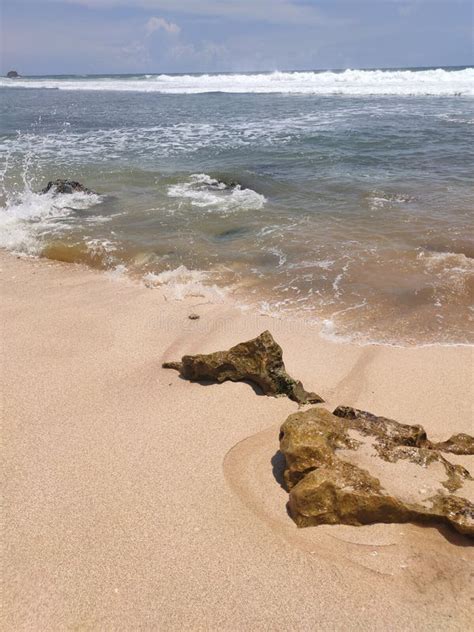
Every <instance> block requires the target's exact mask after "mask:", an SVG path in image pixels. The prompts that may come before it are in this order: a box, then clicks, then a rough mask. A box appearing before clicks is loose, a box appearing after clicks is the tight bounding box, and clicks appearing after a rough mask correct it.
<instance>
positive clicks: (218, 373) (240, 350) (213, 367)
mask: <svg viewBox="0 0 474 632" xmlns="http://www.w3.org/2000/svg"><path fill="white" fill-rule="evenodd" d="M163 367H164V368H165V369H175V370H177V371H179V373H180V374H181V376H182V377H184V378H185V379H187V380H191V381H192V382H195V381H199V380H216V381H217V382H219V383H222V382H224V381H226V380H231V381H232V382H239V381H242V380H247V381H249V382H252V383H254V384H256V385H257V386H259V387H260V388H261V389H262V391H263V393H264V394H265V395H271V396H279V395H286V396H287V397H289V398H290V399H292V400H294V401H295V402H298V403H299V404H308V403H309V404H316V403H319V402H322V401H324V400H323V399H322V398H321V397H320V396H319V395H316V393H309V392H307V391H305V389H304V388H303V385H302V383H301V382H299V381H298V380H294V379H293V378H292V377H290V376H289V375H288V373H287V372H286V370H285V365H284V363H283V352H282V349H281V347H280V345H278V344H277V343H276V342H275V340H274V339H273V336H272V335H271V333H270V332H269V331H264V332H263V333H262V334H260V335H259V336H257V338H254V339H252V340H249V341H247V342H241V343H240V344H238V345H236V346H235V347H232V348H231V349H229V350H228V351H216V352H215V353H209V354H207V355H194V356H189V355H186V356H183V358H182V359H181V362H165V363H164V364H163Z"/></svg>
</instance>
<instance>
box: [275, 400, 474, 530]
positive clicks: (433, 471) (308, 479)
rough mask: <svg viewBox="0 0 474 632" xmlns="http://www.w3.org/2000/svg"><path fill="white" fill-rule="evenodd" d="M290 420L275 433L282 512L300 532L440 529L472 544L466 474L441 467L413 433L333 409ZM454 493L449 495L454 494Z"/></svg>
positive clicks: (416, 430)
mask: <svg viewBox="0 0 474 632" xmlns="http://www.w3.org/2000/svg"><path fill="white" fill-rule="evenodd" d="M336 411H337V412H338V413H339V415H340V416H336V415H333V414H331V413H330V412H329V411H327V410H325V409H322V408H311V409H310V410H307V411H305V412H299V413H295V414H293V415H290V416H289V417H288V419H287V420H286V421H285V423H284V424H283V426H282V427H281V431H280V450H281V452H282V453H283V454H284V456H285V459H286V468H285V472H284V479H285V483H286V486H287V489H288V490H289V492H290V496H289V503H288V506H289V511H290V515H291V516H292V518H293V520H294V521H295V522H296V524H297V525H298V526H300V527H307V526H310V525H320V524H349V525H364V524H370V523H374V522H424V523H446V524H449V525H451V526H452V527H454V528H455V529H456V530H457V531H459V532H461V533H464V534H466V535H469V536H472V537H474V504H473V503H472V502H471V500H469V499H468V498H465V497H464V496H465V495H468V494H469V488H471V489H472V487H473V485H472V478H471V476H470V474H469V472H468V471H467V470H466V469H465V468H463V467H462V466H460V465H454V464H452V463H450V462H449V461H447V460H446V459H445V458H444V457H443V456H442V455H441V454H440V453H439V452H438V451H437V450H435V449H434V448H433V447H432V444H430V442H429V441H428V439H427V438H426V433H425V432H424V430H423V428H421V426H407V425H406V424H399V423H398V422H396V421H393V420H390V419H386V418H384V417H376V416H375V415H372V414H371V413H367V412H365V411H357V410H356V409H349V408H343V407H339V408H337V409H336ZM454 492H456V493H454Z"/></svg>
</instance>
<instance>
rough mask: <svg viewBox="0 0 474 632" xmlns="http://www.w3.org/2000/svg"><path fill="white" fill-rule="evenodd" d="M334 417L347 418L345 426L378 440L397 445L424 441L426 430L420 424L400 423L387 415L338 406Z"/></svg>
mask: <svg viewBox="0 0 474 632" xmlns="http://www.w3.org/2000/svg"><path fill="white" fill-rule="evenodd" d="M333 414H334V415H336V417H343V418H344V419H347V424H346V427H349V428H355V429H356V430H359V431H360V432H362V433H364V434H366V435H372V436H374V437H376V439H377V440H378V441H379V442H387V441H389V442H391V443H397V444H399V445H412V446H421V445H424V444H425V443H426V432H425V429H424V428H423V427H422V426H409V425H408V424H401V423H399V422H398V421H394V420H393V419H388V418H387V417H379V416H377V415H373V414H372V413H368V412H367V411H365V410H358V409H357V408H351V407H350V406H338V407H337V408H336V409H335V411H334V413H333Z"/></svg>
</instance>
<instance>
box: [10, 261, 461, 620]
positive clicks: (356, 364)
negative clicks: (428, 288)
mask: <svg viewBox="0 0 474 632" xmlns="http://www.w3.org/2000/svg"><path fill="white" fill-rule="evenodd" d="M0 265H1V279H2V288H1V295H2V302H1V312H2V313H1V322H2V372H1V377H2V400H3V440H4V441H3V442H4V449H3V452H4V458H3V462H4V466H3V467H4V520H3V522H4V527H3V534H4V542H5V546H4V551H3V578H4V595H3V602H4V608H3V615H2V616H3V629H5V630H66V629H68V630H69V629H71V630H124V631H125V630H127V631H129V630H173V631H174V630H256V629H258V630H270V629H271V630H315V629H316V630H323V629H324V630H342V629H351V630H434V629H436V630H437V629H439V630H441V629H443V630H465V629H467V628H468V627H469V624H470V621H471V620H472V618H471V617H472V601H471V598H470V593H469V571H470V570H471V569H472V563H473V560H474V555H473V548H472V547H469V546H468V543H469V541H468V540H467V539H466V538H464V537H462V536H460V535H459V534H456V533H455V532H453V531H450V530H449V529H448V528H444V527H443V528H439V529H437V528H433V527H420V526H417V525H407V524H404V525H372V526H369V527H361V528H355V527H344V526H335V527H326V526H325V527H318V528H310V529H303V530H298V529H297V528H296V526H295V525H294V524H293V522H292V521H291V520H290V518H289V517H288V516H287V513H286V508H285V504H286V499H287V494H286V492H285V491H284V490H283V489H282V488H281V486H280V485H279V482H278V481H279V479H280V470H281V459H280V457H279V456H278V454H277V450H278V428H279V426H280V424H281V423H282V422H283V421H284V419H285V418H286V416H287V415H288V414H290V413H292V412H295V411H296V410H297V405H296V404H295V403H293V402H291V401H289V400H287V399H273V398H268V397H264V396H259V395H257V394H256V393H255V392H254V391H253V389H252V388H251V387H250V386H248V385H246V384H240V383H239V384H233V383H226V384H222V385H208V386H202V385H200V384H191V383H188V382H186V381H184V380H182V379H180V378H179V376H178V375H177V373H175V372H174V371H166V370H164V369H162V368H161V363H162V362H163V361H165V360H175V359H179V358H180V357H181V355H182V354H184V353H196V352H210V351H214V350H217V349H225V348H227V347H229V346H231V345H232V344H235V343H237V342H240V341H242V340H246V339H248V338H250V337H253V336H255V335H257V334H258V333H260V332H261V331H263V330H264V329H270V331H271V332H272V333H273V334H274V337H275V338H276V340H277V341H278V342H279V343H280V344H281V346H282V347H283V350H284V357H285V362H286V365H287V369H288V371H289V373H290V374H292V375H294V376H295V377H298V378H300V379H302V381H303V383H304V385H305V387H306V388H307V389H309V390H315V391H316V392H318V393H321V394H322V395H323V396H324V397H325V398H326V399H327V401H328V407H329V408H330V409H332V408H333V407H334V406H336V405H337V404H345V405H351V406H356V407H358V408H363V409H366V410H370V411H372V412H374V413H378V414H383V415H386V416H389V417H393V418H395V419H397V420H398V421H401V422H405V423H421V424H422V425H424V426H425V428H426V430H427V431H428V433H429V435H430V437H431V438H432V439H433V440H443V439H446V438H447V437H448V436H449V435H451V434H453V433H454V432H468V433H472V432H473V418H472V400H473V366H474V356H473V349H472V348H469V347H421V348H405V349H403V348H395V347H379V346H368V347H357V346H352V345H347V344H335V343H333V342H328V341H325V340H323V339H321V338H320V337H319V336H318V334H317V331H316V329H315V328H314V327H311V326H309V325H304V324H295V323H290V322H282V321H276V320H274V319H270V318H265V317H260V316H252V315H250V314H245V315H244V314H242V313H241V312H239V311H236V310H235V309H234V308H233V307H231V306H229V305H226V304H219V305H215V304H214V305H213V304H209V303H205V301H203V299H200V298H197V297H196V298H193V299H187V300H186V301H180V302H177V301H171V300H165V296H164V295H163V293H162V292H161V291H160V290H157V289H154V290H151V289H147V288H145V287H142V286H138V285H133V284H132V283H130V282H127V281H117V280H113V279H111V278H108V277H107V276H106V275H104V274H103V273H99V272H95V271H92V270H88V269H85V268H82V267H81V266H76V265H66V264H60V263H55V262H47V261H35V260H18V259H16V258H15V257H13V256H11V255H8V254H5V253H0ZM190 312H197V313H198V314H200V316H201V318H200V319H199V320H196V321H191V320H189V319H188V314H189V313H190Z"/></svg>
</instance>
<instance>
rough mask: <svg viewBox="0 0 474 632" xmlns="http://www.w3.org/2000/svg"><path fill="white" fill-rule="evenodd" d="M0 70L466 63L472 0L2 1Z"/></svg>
mask: <svg viewBox="0 0 474 632" xmlns="http://www.w3.org/2000/svg"><path fill="white" fill-rule="evenodd" d="M1 27H2V43H1V71H2V73H5V72H6V71H7V70H9V69H11V68H15V69H17V70H19V72H21V73H23V74H53V73H54V74H59V73H66V74H67V73H112V72H116V73H119V72H124V73H125V72H130V73H133V72H187V71H189V72H205V71H245V70H290V69H302V70H304V69H318V68H368V67H399V66H440V65H467V64H472V63H473V2H472V1H471V0H406V1H405V0H371V1H369V2H365V1H363V0H362V1H358V0H345V1H339V0H2V13H1Z"/></svg>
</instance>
